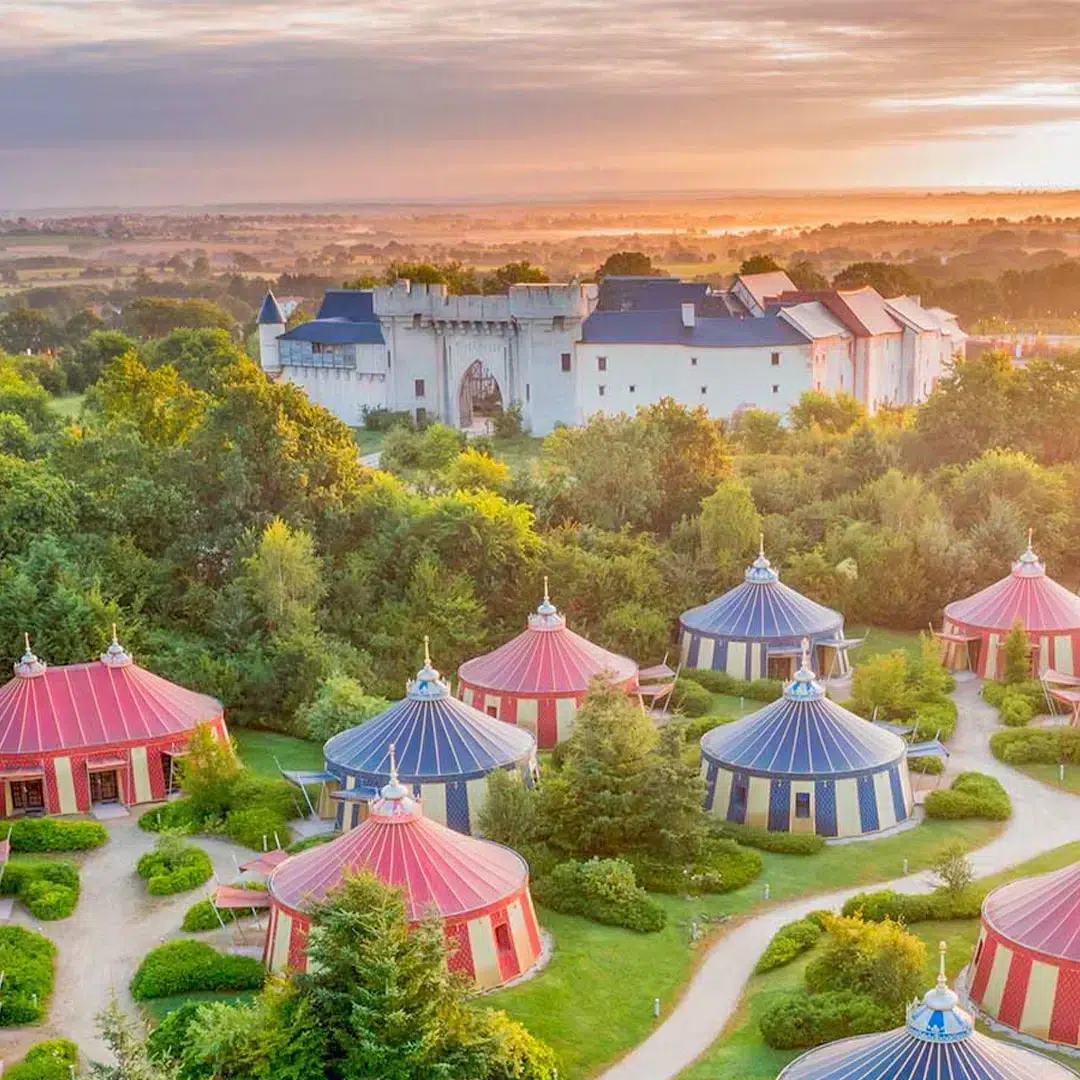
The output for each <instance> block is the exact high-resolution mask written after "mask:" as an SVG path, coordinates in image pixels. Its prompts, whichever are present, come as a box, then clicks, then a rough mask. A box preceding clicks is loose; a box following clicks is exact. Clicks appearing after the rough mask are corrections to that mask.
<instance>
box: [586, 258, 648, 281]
mask: <svg viewBox="0 0 1080 1080" xmlns="http://www.w3.org/2000/svg"><path fill="white" fill-rule="evenodd" d="M660 276H663V272H662V271H661V270H659V269H658V268H657V267H655V266H653V261H652V259H650V258H649V256H648V255H645V254H643V253H642V252H640V251H616V252H613V253H612V254H611V255H609V256H608V257H607V258H606V259H605V260H604V261H603V263H602V265H601V266H600V268H599V269H598V270H597V271H596V280H597V281H603V280H604V278H606V277H660Z"/></svg>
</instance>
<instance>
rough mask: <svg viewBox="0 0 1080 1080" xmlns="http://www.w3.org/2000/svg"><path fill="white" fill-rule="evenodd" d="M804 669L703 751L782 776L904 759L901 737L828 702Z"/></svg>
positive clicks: (848, 771)
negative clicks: (775, 697)
mask: <svg viewBox="0 0 1080 1080" xmlns="http://www.w3.org/2000/svg"><path fill="white" fill-rule="evenodd" d="M807 645H808V643H807V642H804V653H803V663H802V667H801V668H800V669H799V670H798V671H797V672H796V674H795V679H794V680H793V681H792V682H791V683H789V684H788V685H787V686H786V687H784V693H783V696H782V697H780V698H779V699H778V700H776V701H774V702H772V703H771V704H769V705H766V706H765V707H764V708H763V709H759V710H758V711H757V712H755V713H751V715H750V716H746V717H743V718H742V719H741V720H736V721H735V722H734V723H731V724H723V725H721V726H720V727H716V728H713V729H712V731H710V732H707V733H706V734H705V735H704V736H703V737H702V740H701V752H702V754H704V756H705V757H706V758H707V759H708V760H710V761H715V762H717V763H719V764H721V765H723V766H724V767H726V768H728V769H739V770H745V771H747V772H753V773H761V774H778V775H782V776H813V777H824V776H833V777H835V776H849V775H854V774H858V773H863V772H866V771H867V770H871V769H877V768H883V767H885V766H887V765H891V764H893V762H895V761H899V760H900V759H901V758H903V756H904V754H905V753H906V752H907V748H906V747H905V745H904V742H903V740H901V739H900V738H899V737H898V736H897V735H894V734H892V732H889V731H885V730H884V729H882V728H879V727H876V726H875V725H874V724H871V723H870V722H869V721H867V720H864V719H863V718H862V717H861V716H856V715H855V714H854V713H852V712H848V710H847V709H844V708H842V707H841V706H839V705H837V704H836V702H834V701H830V700H829V698H828V697H827V696H826V694H825V690H824V688H823V687H822V686H821V684H820V683H819V682H817V681H816V679H815V677H814V673H813V672H812V671H811V670H810V667H809V657H808V655H807V652H806V648H807Z"/></svg>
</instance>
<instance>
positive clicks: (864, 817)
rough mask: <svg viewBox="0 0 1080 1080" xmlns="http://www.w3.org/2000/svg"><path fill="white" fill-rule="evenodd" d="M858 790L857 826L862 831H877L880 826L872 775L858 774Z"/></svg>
mask: <svg viewBox="0 0 1080 1080" xmlns="http://www.w3.org/2000/svg"><path fill="white" fill-rule="evenodd" d="M858 791H859V827H860V829H861V830H862V831H863V832H864V833H868V832H877V831H878V829H880V828H881V824H880V822H879V820H878V805H877V791H876V790H875V788H874V778H873V777H872V776H860V777H859V780H858Z"/></svg>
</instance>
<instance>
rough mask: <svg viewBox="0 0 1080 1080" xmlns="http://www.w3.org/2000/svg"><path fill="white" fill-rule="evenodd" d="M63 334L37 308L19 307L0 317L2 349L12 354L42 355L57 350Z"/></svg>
mask: <svg viewBox="0 0 1080 1080" xmlns="http://www.w3.org/2000/svg"><path fill="white" fill-rule="evenodd" d="M62 336H63V333H62V331H61V329H60V327H59V326H57V325H56V323H54V322H53V321H52V319H51V318H50V317H49V314H48V312H45V311H39V310H38V309H37V308H30V307H17V308H14V309H13V310H11V311H9V312H8V313H7V314H6V315H4V316H0V349H3V350H6V351H7V352H10V353H27V352H31V353H41V352H47V351H48V350H50V349H55V348H57V347H58V346H59V345H60V344H61V343H62Z"/></svg>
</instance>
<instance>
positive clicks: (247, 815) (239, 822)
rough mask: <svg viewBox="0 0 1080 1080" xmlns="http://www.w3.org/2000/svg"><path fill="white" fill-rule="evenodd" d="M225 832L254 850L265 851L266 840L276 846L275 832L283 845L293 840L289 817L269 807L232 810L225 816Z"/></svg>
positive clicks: (236, 841) (232, 838) (230, 837)
mask: <svg viewBox="0 0 1080 1080" xmlns="http://www.w3.org/2000/svg"><path fill="white" fill-rule="evenodd" d="M225 832H226V834H227V835H228V837H229V839H230V840H232V841H234V842H235V843H237V844H243V845H244V847H249V848H251V849H252V850H253V851H263V850H264V842H265V843H266V844H268V845H269V846H270V847H274V846H275V844H274V839H275V834H276V836H277V839H278V840H279V841H280V843H281V846H282V847H286V846H287V845H288V844H289V843H290V842H291V841H292V834H291V833H290V832H289V826H288V819H287V818H285V817H283V816H282V815H281V814H280V813H278V811H276V810H274V809H271V808H269V807H259V806H256V807H252V808H251V809H250V810H232V811H230V813H229V815H228V817H226V818H225Z"/></svg>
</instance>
